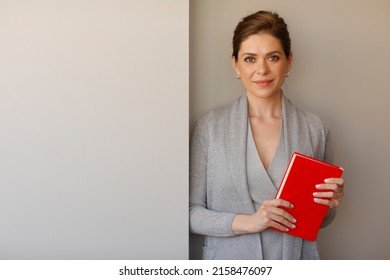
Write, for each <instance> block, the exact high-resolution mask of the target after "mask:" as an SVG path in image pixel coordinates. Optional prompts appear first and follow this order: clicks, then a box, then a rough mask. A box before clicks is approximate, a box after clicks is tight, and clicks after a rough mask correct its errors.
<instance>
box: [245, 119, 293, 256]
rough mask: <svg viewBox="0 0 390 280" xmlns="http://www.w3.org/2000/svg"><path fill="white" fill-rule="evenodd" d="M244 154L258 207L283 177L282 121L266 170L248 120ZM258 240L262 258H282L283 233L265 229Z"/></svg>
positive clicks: (269, 197) (271, 196)
mask: <svg viewBox="0 0 390 280" xmlns="http://www.w3.org/2000/svg"><path fill="white" fill-rule="evenodd" d="M246 154H247V177H248V187H249V192H250V194H251V197H252V199H253V203H254V205H255V208H256V209H258V208H259V207H260V206H261V204H262V203H263V201H264V200H269V199H273V198H274V197H275V194H276V191H277V189H278V187H279V185H280V182H281V181H282V179H283V175H284V170H283V168H281V166H285V165H286V162H287V161H288V159H287V156H286V147H285V143H284V133H283V121H282V129H281V131H280V138H279V144H278V146H277V149H276V151H275V155H274V157H273V159H272V161H271V163H270V165H269V166H268V169H267V170H266V169H265V168H264V165H263V163H262V162H261V159H260V156H259V154H258V152H257V149H256V144H255V141H254V138H253V134H252V129H251V126H250V122H249V120H248V137H247V153H246ZM260 240H261V246H262V249H263V250H262V253H263V257H264V259H266V260H280V259H282V252H283V233H281V232H279V231H275V230H272V229H267V230H265V231H263V232H261V233H260Z"/></svg>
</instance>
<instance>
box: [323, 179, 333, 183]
mask: <svg viewBox="0 0 390 280" xmlns="http://www.w3.org/2000/svg"><path fill="white" fill-rule="evenodd" d="M324 182H325V183H330V182H332V180H331V179H325V180H324Z"/></svg>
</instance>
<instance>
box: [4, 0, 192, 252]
mask: <svg viewBox="0 0 390 280" xmlns="http://www.w3.org/2000/svg"><path fill="white" fill-rule="evenodd" d="M188 6H189V2H188V1H185V0H164V1H162V0H147V1H144V0H142V1H136V0H133V1H120V0H112V1H93V0H82V1H80V0H77V1H76V0H71V1H49V0H47V1H42V0H41V1H39V0H37V1H27V0H25V1H23V0H22V1H0V132H1V136H0V259H186V258H187V257H188V222H187V220H188V217H187V209H188V199H187V196H188V190H187V189H188V164H187V163H188V49H189V48H188V36H189V35H188V30H189V27H188V21H189V20H188V18H189V11H188ZM178 209H181V211H178Z"/></svg>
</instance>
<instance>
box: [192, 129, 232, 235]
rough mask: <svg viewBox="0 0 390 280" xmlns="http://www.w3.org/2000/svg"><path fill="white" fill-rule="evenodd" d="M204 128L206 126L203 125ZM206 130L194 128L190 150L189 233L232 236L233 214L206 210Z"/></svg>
mask: <svg viewBox="0 0 390 280" xmlns="http://www.w3.org/2000/svg"><path fill="white" fill-rule="evenodd" d="M200 126H202V125H200ZM203 127H205V128H206V124H204V123H203ZM205 131H207V129H203V131H201V128H200V127H199V125H197V126H196V128H195V130H194V133H193V136H192V142H191V150H190V197H189V200H190V201H189V202H190V208H189V211H190V212H189V216H190V231H191V232H192V233H198V234H202V235H209V236H220V237H227V236H234V235H235V234H234V233H233V231H232V222H233V218H234V217H235V214H234V213H226V212H217V211H213V210H209V209H207V199H206V196H207V183H206V181H207V177H206V176H207V141H208V139H207V133H206V132H205Z"/></svg>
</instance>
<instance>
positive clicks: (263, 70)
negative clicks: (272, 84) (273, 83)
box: [256, 60, 269, 75]
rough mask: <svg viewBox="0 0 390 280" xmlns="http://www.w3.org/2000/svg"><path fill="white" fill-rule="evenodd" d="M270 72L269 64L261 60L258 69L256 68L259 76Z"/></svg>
mask: <svg viewBox="0 0 390 280" xmlns="http://www.w3.org/2000/svg"><path fill="white" fill-rule="evenodd" d="M268 71H269V68H268V65H267V62H265V61H261V60H259V61H258V62H257V68H256V73H257V74H259V75H265V74H267V73H268Z"/></svg>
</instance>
